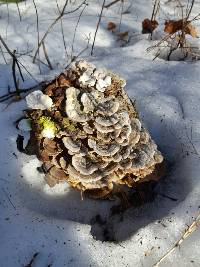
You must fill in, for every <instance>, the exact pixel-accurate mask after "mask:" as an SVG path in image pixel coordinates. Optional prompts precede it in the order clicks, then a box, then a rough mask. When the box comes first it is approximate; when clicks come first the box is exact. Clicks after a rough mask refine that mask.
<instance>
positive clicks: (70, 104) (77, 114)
mask: <svg viewBox="0 0 200 267" xmlns="http://www.w3.org/2000/svg"><path fill="white" fill-rule="evenodd" d="M79 93H80V91H79V90H78V89H76V88H74V87H70V88H68V89H66V98H67V100H66V113H67V115H68V117H69V118H70V119H71V120H73V121H76V122H85V121H88V120H90V116H88V115H87V114H85V113H84V112H83V111H81V108H80V103H79V101H78V99H77V97H78V94H79Z"/></svg>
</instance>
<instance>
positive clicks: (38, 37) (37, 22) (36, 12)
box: [33, 0, 42, 74]
mask: <svg viewBox="0 0 200 267" xmlns="http://www.w3.org/2000/svg"><path fill="white" fill-rule="evenodd" d="M33 5H34V8H35V14H36V24H37V42H38V46H39V43H40V33H39V16H38V10H37V6H36V3H35V0H33ZM38 58H39V64H38V65H39V70H40V74H41V73H42V72H41V67H40V53H39V51H38Z"/></svg>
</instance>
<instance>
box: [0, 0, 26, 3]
mask: <svg viewBox="0 0 200 267" xmlns="http://www.w3.org/2000/svg"><path fill="white" fill-rule="evenodd" d="M23 1H24V0H0V3H19V2H23Z"/></svg>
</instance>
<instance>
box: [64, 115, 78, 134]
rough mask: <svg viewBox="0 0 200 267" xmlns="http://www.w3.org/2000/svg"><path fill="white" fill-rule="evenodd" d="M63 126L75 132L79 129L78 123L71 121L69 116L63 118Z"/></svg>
mask: <svg viewBox="0 0 200 267" xmlns="http://www.w3.org/2000/svg"><path fill="white" fill-rule="evenodd" d="M62 122H63V126H64V128H67V129H68V130H69V131H72V132H75V131H77V125H76V124H75V123H73V122H72V121H70V120H69V119H68V118H63V121H62Z"/></svg>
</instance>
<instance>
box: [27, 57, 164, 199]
mask: <svg viewBox="0 0 200 267" xmlns="http://www.w3.org/2000/svg"><path fill="white" fill-rule="evenodd" d="M57 81H61V82H60V84H61V85H62V86H60V87H59V85H58V83H57ZM124 86H125V81H124V80H123V79H121V78H120V77H118V76H117V75H115V74H113V73H110V72H108V71H107V70H104V69H97V68H95V66H93V65H92V64H90V63H88V62H86V61H78V62H75V63H74V64H73V66H72V67H71V69H69V70H67V71H66V73H65V74H61V75H60V76H59V77H57V79H56V80H53V81H52V82H51V83H50V84H48V85H47V86H46V87H45V88H44V90H43V92H44V93H42V92H38V91H37V92H34V93H31V94H30V95H29V96H27V98H26V99H27V104H28V107H29V108H33V110H32V111H31V112H30V110H27V118H28V119H29V120H31V126H32V130H31V131H32V135H31V136H32V138H35V142H36V143H38V151H37V156H38V158H39V159H41V160H42V161H43V162H45V163H44V165H45V170H46V181H47V182H48V183H49V184H50V185H51V186H53V185H55V184H56V183H59V182H60V181H63V180H66V181H68V183H69V184H70V185H71V186H73V187H76V188H78V189H80V190H82V191H85V190H87V192H88V190H89V191H90V192H96V191H95V190H98V195H97V196H96V197H101V196H102V197H105V196H106V195H108V194H109V193H111V192H112V191H113V184H115V185H116V186H117V185H121V184H127V185H128V186H133V185H136V184H137V183H141V182H143V181H149V180H154V179H157V178H159V174H158V172H157V169H158V167H159V166H160V164H161V163H162V162H163V157H162V155H161V153H160V152H159V151H158V150H157V146H156V144H155V143H154V142H153V140H152V139H151V137H150V135H149V133H148V132H147V131H146V129H145V128H144V127H143V125H142V124H141V121H140V120H139V118H138V115H137V111H136V109H135V106H134V105H133V104H132V102H131V101H130V100H129V98H128V96H127V95H126V93H125V91H124V89H123V87H124ZM37 109H39V111H40V112H39V113H38V110H37ZM38 114H39V115H38ZM46 116H48V120H50V121H51V123H53V125H55V129H56V133H55V136H49V137H48V135H45V138H44V137H43V136H44V135H43V132H42V131H43V129H42V128H41V125H40V124H39V123H38V122H39V121H41V119H40V118H46ZM48 140H50V141H49V142H48ZM48 144H49V145H50V147H49V148H48V146H47V145H48ZM34 151H35V150H34ZM46 166H49V167H48V168H46ZM101 190H102V194H101V193H100V192H101ZM92 195H93V197H95V193H93V194H92Z"/></svg>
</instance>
